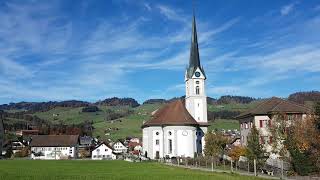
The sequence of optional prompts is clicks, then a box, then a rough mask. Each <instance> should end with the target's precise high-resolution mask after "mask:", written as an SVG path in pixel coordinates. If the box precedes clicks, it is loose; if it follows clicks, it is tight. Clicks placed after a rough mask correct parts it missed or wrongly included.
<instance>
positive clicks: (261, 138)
mask: <svg viewBox="0 0 320 180" xmlns="http://www.w3.org/2000/svg"><path fill="white" fill-rule="evenodd" d="M260 144H264V142H263V137H262V136H260Z"/></svg>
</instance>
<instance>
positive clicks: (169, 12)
mask: <svg viewBox="0 0 320 180" xmlns="http://www.w3.org/2000/svg"><path fill="white" fill-rule="evenodd" d="M157 7H158V8H159V10H160V13H161V14H162V15H164V16H165V17H166V18H168V19H169V20H174V21H180V22H183V23H187V22H189V21H188V19H187V18H186V17H185V16H184V15H181V14H179V12H177V11H176V10H174V9H172V8H170V7H169V6H166V5H158V6H157Z"/></svg>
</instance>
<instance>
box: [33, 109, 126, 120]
mask: <svg viewBox="0 0 320 180" xmlns="http://www.w3.org/2000/svg"><path fill="white" fill-rule="evenodd" d="M98 107H99V109H100V110H101V111H98V112H82V108H83V107H79V108H71V107H55V108H53V109H51V110H49V111H46V112H37V113H35V114H34V115H36V116H38V117H39V118H41V119H46V120H49V121H50V122H53V123H60V122H61V121H62V122H64V123H65V124H79V123H81V122H84V121H86V120H89V121H93V122H94V123H98V122H103V121H104V120H105V116H106V110H107V109H112V110H115V111H122V110H125V109H131V107H128V106H113V107H111V106H98ZM53 114H59V116H58V117H53Z"/></svg>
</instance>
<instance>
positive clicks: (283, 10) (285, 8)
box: [280, 2, 298, 16]
mask: <svg viewBox="0 0 320 180" xmlns="http://www.w3.org/2000/svg"><path fill="white" fill-rule="evenodd" d="M297 4H298V2H293V3H290V4H287V5H285V6H283V7H282V8H281V10H280V13H281V15H282V16H286V15H288V14H289V13H290V12H292V11H293V10H294V8H295V6H296V5H297Z"/></svg>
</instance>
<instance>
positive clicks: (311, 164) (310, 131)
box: [285, 116, 320, 175]
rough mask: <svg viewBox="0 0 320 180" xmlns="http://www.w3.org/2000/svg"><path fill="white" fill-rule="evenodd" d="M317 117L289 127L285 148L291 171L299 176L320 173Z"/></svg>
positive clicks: (319, 139)
mask: <svg viewBox="0 0 320 180" xmlns="http://www.w3.org/2000/svg"><path fill="white" fill-rule="evenodd" d="M316 118H317V117H313V116H309V117H307V118H306V119H304V120H303V121H296V122H295V123H294V125H292V126H291V127H290V130H289V135H288V140H287V141H286V143H285V144H286V147H287V148H288V151H289V152H290V155H291V164H292V166H293V170H294V171H295V172H297V173H298V174H300V175H307V174H310V173H312V172H316V171H318V172H320V132H319V131H318V127H317V119H316Z"/></svg>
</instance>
